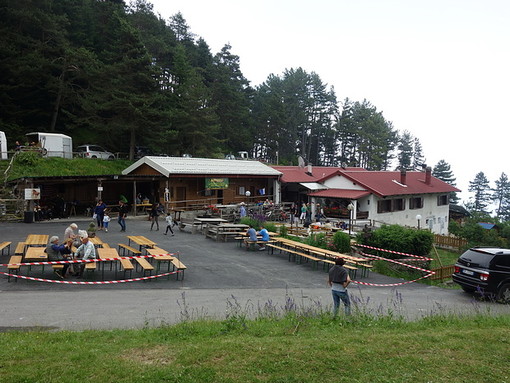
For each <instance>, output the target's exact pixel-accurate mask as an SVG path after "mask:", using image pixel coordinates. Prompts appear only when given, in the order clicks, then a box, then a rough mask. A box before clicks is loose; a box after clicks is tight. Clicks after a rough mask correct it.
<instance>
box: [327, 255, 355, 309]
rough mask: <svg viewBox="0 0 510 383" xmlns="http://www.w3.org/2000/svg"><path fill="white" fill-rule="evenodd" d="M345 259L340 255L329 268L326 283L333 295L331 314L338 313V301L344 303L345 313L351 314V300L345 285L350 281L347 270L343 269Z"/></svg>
mask: <svg viewBox="0 0 510 383" xmlns="http://www.w3.org/2000/svg"><path fill="white" fill-rule="evenodd" d="M344 265H345V260H344V259H343V258H341V257H337V258H336V259H335V265H334V266H333V267H332V268H331V269H330V270H329V277H328V285H329V286H330V287H331V294H332V296H333V316H335V317H336V316H337V315H338V309H339V307H340V301H342V302H343V304H344V309H345V315H351V300H350V299H349V293H348V292H347V286H349V283H351V278H350V277H349V272H348V271H347V270H346V269H345V267H344Z"/></svg>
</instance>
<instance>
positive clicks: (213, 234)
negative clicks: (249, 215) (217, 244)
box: [206, 223, 249, 242]
mask: <svg viewBox="0 0 510 383" xmlns="http://www.w3.org/2000/svg"><path fill="white" fill-rule="evenodd" d="M248 228H249V226H248V225H245V224H242V223H220V224H218V225H209V226H208V227H207V233H206V236H207V237H210V238H214V239H216V241H218V240H219V239H220V238H222V237H223V240H224V241H225V242H226V241H227V239H228V237H229V236H230V237H235V236H238V235H241V234H244V233H245V232H246V230H247V229H248Z"/></svg>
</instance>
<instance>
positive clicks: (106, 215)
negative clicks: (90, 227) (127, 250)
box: [103, 211, 110, 233]
mask: <svg viewBox="0 0 510 383" xmlns="http://www.w3.org/2000/svg"><path fill="white" fill-rule="evenodd" d="M109 222H110V216H109V215H108V211H105V212H104V217H103V228H104V231H106V232H107V233H108V223H109Z"/></svg>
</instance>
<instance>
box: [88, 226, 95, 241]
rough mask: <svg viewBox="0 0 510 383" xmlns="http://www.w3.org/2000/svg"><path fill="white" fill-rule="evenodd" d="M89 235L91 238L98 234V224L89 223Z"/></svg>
mask: <svg viewBox="0 0 510 383" xmlns="http://www.w3.org/2000/svg"><path fill="white" fill-rule="evenodd" d="M87 235H88V236H89V238H94V237H95V236H96V224H95V223H94V222H91V223H89V227H88V228H87Z"/></svg>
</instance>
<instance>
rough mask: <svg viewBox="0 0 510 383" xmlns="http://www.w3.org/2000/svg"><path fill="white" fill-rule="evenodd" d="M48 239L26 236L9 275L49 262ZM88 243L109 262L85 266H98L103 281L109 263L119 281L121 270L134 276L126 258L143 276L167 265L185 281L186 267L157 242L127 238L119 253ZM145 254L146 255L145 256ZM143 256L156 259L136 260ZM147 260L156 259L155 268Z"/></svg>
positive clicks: (104, 245) (96, 242)
mask: <svg viewBox="0 0 510 383" xmlns="http://www.w3.org/2000/svg"><path fill="white" fill-rule="evenodd" d="M48 237H49V236H48V235H44V234H41V235H40V234H30V235H28V236H27V238H26V240H25V241H24V242H19V243H18V245H17V246H16V250H15V254H14V255H13V256H11V257H10V259H9V265H8V266H7V269H8V271H9V272H10V273H12V272H15V273H16V274H19V271H20V268H21V266H20V265H16V264H17V263H30V262H45V261H47V260H48V254H47V253H46V252H45V248H46V245H47V243H48ZM89 240H90V241H91V242H92V243H93V244H94V246H95V247H96V252H97V257H98V258H99V259H107V260H108V261H101V262H97V263H96V262H89V263H86V264H85V271H86V272H92V271H95V270H96V267H97V264H99V265H100V269H101V275H102V278H103V279H104V272H105V268H106V267H107V263H108V264H109V265H110V270H112V269H113V266H115V278H117V271H118V270H119V269H120V270H121V271H123V272H124V277H125V276H126V273H127V272H129V275H130V276H131V272H132V270H133V269H135V266H134V265H133V263H132V262H131V260H130V259H128V258H123V257H126V256H135V258H133V259H134V261H135V262H136V263H135V264H136V269H137V270H138V269H139V270H141V271H143V275H144V276H146V275H147V273H148V274H149V275H151V274H152V271H153V270H156V272H159V270H160V266H161V264H162V263H163V262H167V263H168V271H170V267H172V268H173V270H177V271H180V272H178V273H177V274H176V277H177V279H179V274H182V276H183V278H184V270H185V269H186V266H185V265H184V264H183V263H182V262H181V261H180V260H179V259H178V257H174V256H172V255H170V254H169V252H168V251H166V250H164V249H161V248H159V247H157V246H156V245H157V244H156V242H154V241H151V240H149V239H148V238H146V237H144V236H128V240H129V242H128V245H126V244H122V243H119V244H118V249H117V248H112V247H110V246H109V245H108V244H107V243H105V242H103V241H102V240H101V239H100V238H99V237H90V238H89ZM131 242H133V243H136V244H137V245H138V246H139V247H138V249H137V248H134V247H131ZM75 251H76V248H74V247H73V249H72V252H75ZM144 252H145V253H146V254H144ZM119 253H120V254H119ZM161 254H163V255H161ZM141 255H152V256H154V257H150V258H136V256H141ZM147 259H149V260H152V259H155V260H156V261H155V262H156V268H155V267H154V266H153V265H152V264H151V263H150V262H149V261H148V260H147ZM119 266H120V268H119ZM52 268H53V269H54V270H61V269H62V268H63V265H62V264H59V265H52ZM28 270H29V271H30V270H31V265H29V266H28ZM42 270H43V272H44V265H42ZM9 279H10V278H9ZM16 280H17V279H16Z"/></svg>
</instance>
